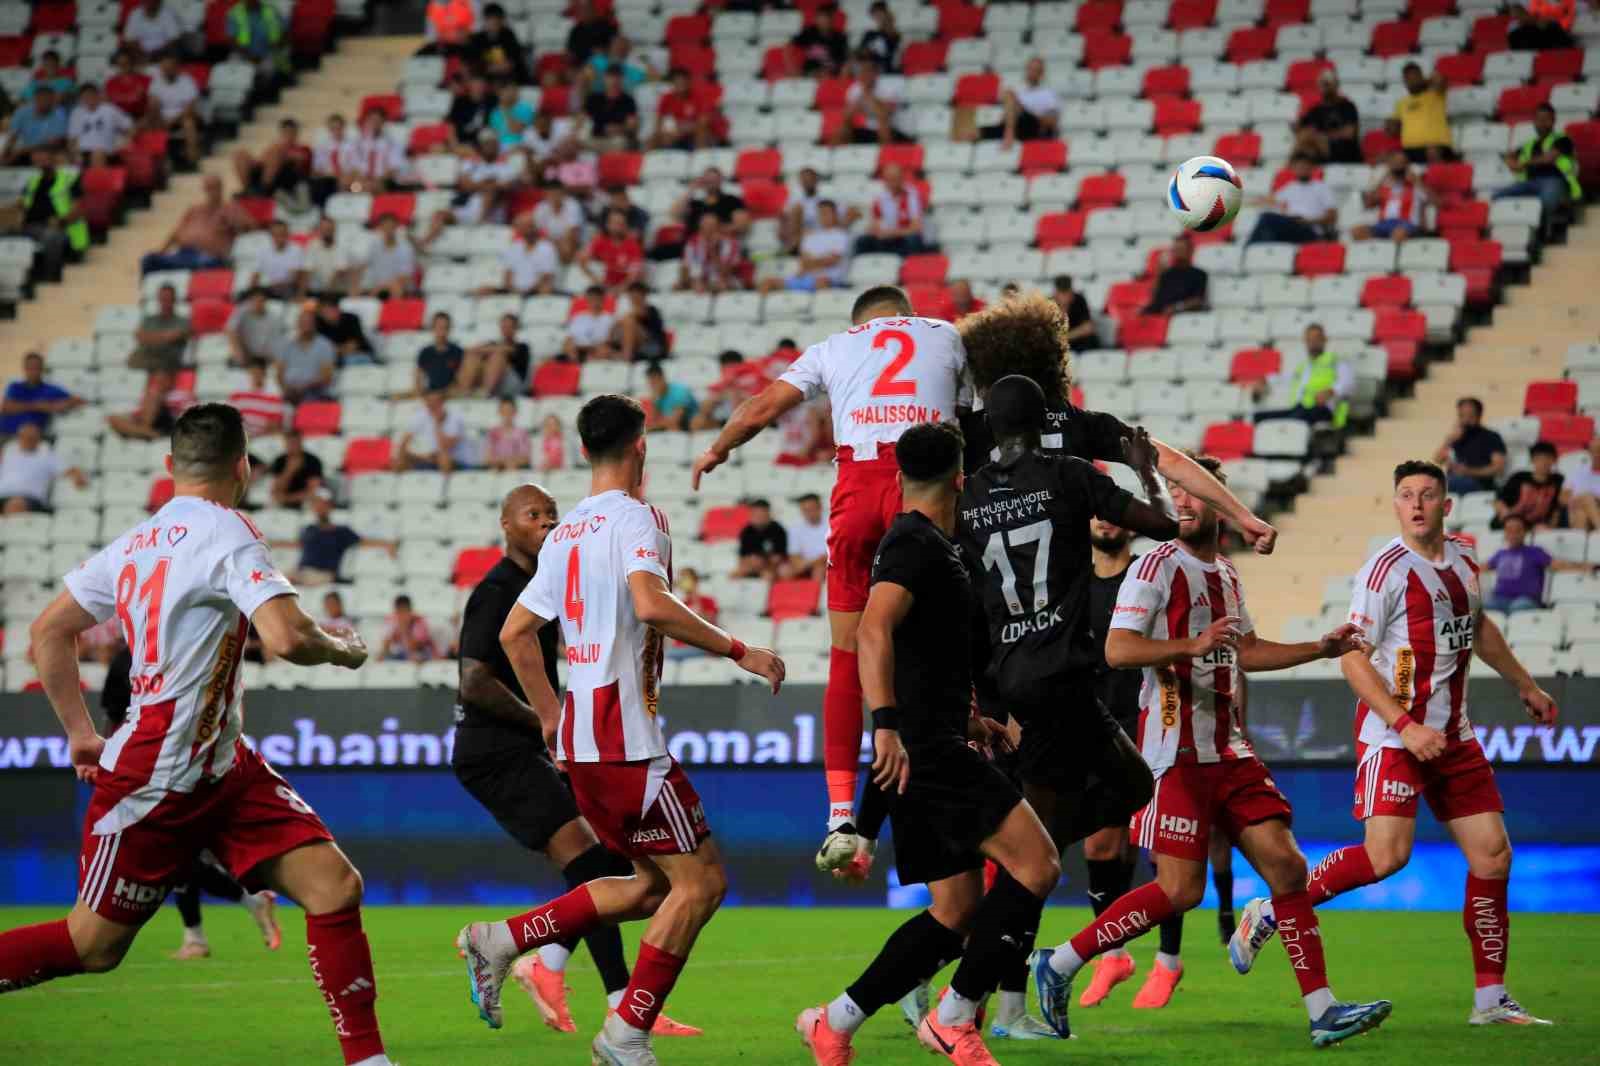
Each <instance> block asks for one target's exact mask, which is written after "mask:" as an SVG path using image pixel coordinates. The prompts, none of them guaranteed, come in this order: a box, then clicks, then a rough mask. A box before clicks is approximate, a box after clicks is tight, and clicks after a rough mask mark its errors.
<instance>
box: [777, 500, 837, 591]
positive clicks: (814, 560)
mask: <svg viewBox="0 0 1600 1066" xmlns="http://www.w3.org/2000/svg"><path fill="white" fill-rule="evenodd" d="M795 503H796V504H797V505H799V507H800V517H799V518H798V519H796V520H795V521H793V522H786V523H785V524H784V527H783V529H784V535H785V537H786V538H787V539H788V541H789V558H788V559H787V560H785V561H784V563H783V565H782V566H781V567H779V570H778V576H779V577H784V578H810V579H811V580H813V581H821V580H822V579H823V577H824V576H825V575H826V574H827V572H828V520H827V519H826V518H825V517H823V514H822V497H820V496H818V495H817V494H816V493H814V492H808V493H806V494H805V495H803V496H801V497H800V498H799V499H797V500H795Z"/></svg>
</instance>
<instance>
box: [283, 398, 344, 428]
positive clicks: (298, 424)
mask: <svg viewBox="0 0 1600 1066" xmlns="http://www.w3.org/2000/svg"><path fill="white" fill-rule="evenodd" d="M294 428H295V429H296V430H298V431H299V432H300V434H301V435H302V436H306V437H327V436H332V435H333V434H335V433H338V432H339V405H338V404H337V403H335V402H332V401H313V402H311V403H302V404H300V405H299V406H297V407H296V408H295V409H294Z"/></svg>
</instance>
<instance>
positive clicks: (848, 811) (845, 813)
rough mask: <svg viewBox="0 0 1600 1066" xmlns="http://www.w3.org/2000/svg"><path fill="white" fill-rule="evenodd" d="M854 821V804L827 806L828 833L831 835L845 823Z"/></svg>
mask: <svg viewBox="0 0 1600 1066" xmlns="http://www.w3.org/2000/svg"><path fill="white" fill-rule="evenodd" d="M855 820H856V805H855V804H854V803H830V804H828V832H830V833H831V832H833V831H834V830H835V829H837V828H839V827H840V826H841V825H844V824H845V823H846V822H854V821H855Z"/></svg>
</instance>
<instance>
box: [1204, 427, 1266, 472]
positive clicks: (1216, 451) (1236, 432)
mask: <svg viewBox="0 0 1600 1066" xmlns="http://www.w3.org/2000/svg"><path fill="white" fill-rule="evenodd" d="M1255 446H1256V427H1255V426H1252V425H1251V424H1250V423H1249V422H1213V423H1211V424H1210V425H1209V426H1207V427H1206V431H1205V433H1204V434H1203V435H1202V436H1201V437H1200V450H1201V451H1202V452H1203V453H1205V454H1206V455H1214V456H1216V457H1217V458H1218V459H1221V460H1222V461H1223V462H1227V461H1229V460H1231V459H1245V458H1248V457H1249V455H1250V453H1251V452H1253V451H1254V450H1255Z"/></svg>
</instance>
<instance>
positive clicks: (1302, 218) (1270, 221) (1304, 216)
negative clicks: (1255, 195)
mask: <svg viewBox="0 0 1600 1066" xmlns="http://www.w3.org/2000/svg"><path fill="white" fill-rule="evenodd" d="M1289 169H1290V171H1291V172H1292V173H1293V175H1294V176H1293V178H1292V179H1291V180H1290V181H1289V182H1287V183H1286V184H1285V185H1284V186H1283V187H1282V188H1280V189H1279V190H1278V191H1277V192H1275V193H1273V194H1272V195H1271V196H1270V197H1267V198H1265V200H1264V202H1265V203H1268V204H1270V205H1271V206H1272V208H1273V210H1271V211H1263V212H1262V213H1261V215H1260V216H1259V217H1258V218H1257V219H1256V225H1255V228H1254V229H1253V230H1251V231H1250V239H1249V240H1247V241H1245V243H1246V244H1258V243H1262V242H1278V243H1283V244H1305V243H1307V242H1309V241H1321V240H1327V239H1328V238H1329V237H1331V236H1332V235H1333V232H1334V224H1335V223H1336V222H1338V220H1339V201H1338V199H1337V198H1336V197H1335V196H1334V194H1333V190H1332V189H1330V188H1329V187H1328V183H1327V182H1325V181H1323V180H1322V179H1321V178H1319V177H1317V172H1316V164H1314V163H1313V162H1312V161H1311V157H1310V156H1308V155H1303V154H1296V155H1295V156H1293V157H1292V158H1291V159H1290V160H1289Z"/></svg>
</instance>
